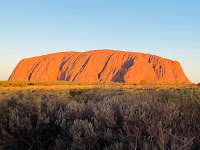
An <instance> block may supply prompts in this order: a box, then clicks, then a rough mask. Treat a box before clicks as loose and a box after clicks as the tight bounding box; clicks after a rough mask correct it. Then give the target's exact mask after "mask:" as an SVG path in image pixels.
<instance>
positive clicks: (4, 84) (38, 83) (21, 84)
mask: <svg viewBox="0 0 200 150" xmlns="http://www.w3.org/2000/svg"><path fill="white" fill-rule="evenodd" d="M54 85H97V86H108V85H109V86H141V85H148V86H160V87H167V86H168V87H173V86H176V87H177V86H178V87H195V86H200V83H199V84H184V83H147V82H146V81H145V80H142V81H141V82H140V83H135V84H134V83H119V82H103V81H100V82H69V81H0V87H27V86H54Z"/></svg>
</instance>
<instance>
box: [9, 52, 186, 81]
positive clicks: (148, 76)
mask: <svg viewBox="0 0 200 150" xmlns="http://www.w3.org/2000/svg"><path fill="white" fill-rule="evenodd" d="M9 80H10V81H54V80H66V81H76V82H93V81H114V82H129V83H139V82H140V81H141V80H146V81H147V82H150V83H153V82H168V83H175V82H180V83H182V82H184V83H190V81H189V80H188V78H187V77H186V76H185V74H184V72H183V69H182V67H181V65H180V63H179V62H177V61H173V60H169V59H164V58H161V57H158V56H155V55H150V54H143V53H133V52H125V51H114V50H93V51H88V52H61V53H55V54H49V55H44V56H39V57H33V58H27V59H23V60H21V61H20V62H19V64H18V65H17V67H16V68H15V69H14V71H13V73H12V74H11V76H10V78H9Z"/></svg>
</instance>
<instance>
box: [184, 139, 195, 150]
mask: <svg viewBox="0 0 200 150" xmlns="http://www.w3.org/2000/svg"><path fill="white" fill-rule="evenodd" d="M194 139H195V137H193V138H192V139H191V140H189V142H187V143H186V144H185V145H184V146H183V147H182V149H184V148H185V147H186V146H188V145H189V144H190V143H191V142H192V141H193V140H194Z"/></svg>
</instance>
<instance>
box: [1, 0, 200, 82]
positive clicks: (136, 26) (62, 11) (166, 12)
mask: <svg viewBox="0 0 200 150" xmlns="http://www.w3.org/2000/svg"><path fill="white" fill-rule="evenodd" d="M94 49H114V50H124V51H132V52H144V53H150V54H154V55H158V56H161V57H164V58H169V59H173V60H177V61H179V62H180V63H181V65H182V67H183V69H184V72H185V74H186V75H187V77H188V78H189V79H190V81H192V82H195V83H198V82H200V67H199V66H200V1H199V0H70V1H69V0H0V52H1V53H0V80H7V79H8V78H9V76H10V74H11V73H12V71H13V69H14V67H15V66H16V65H17V63H18V62H19V61H20V60H21V59H23V58H27V57H33V56H39V55H43V54H48V53H55V52H62V51H88V50H94Z"/></svg>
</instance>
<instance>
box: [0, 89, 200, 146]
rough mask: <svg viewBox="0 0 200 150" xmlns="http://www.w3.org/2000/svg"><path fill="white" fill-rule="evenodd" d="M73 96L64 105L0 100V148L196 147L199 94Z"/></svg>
mask: <svg viewBox="0 0 200 150" xmlns="http://www.w3.org/2000/svg"><path fill="white" fill-rule="evenodd" d="M75 93H76V94H75V95H74V96H73V97H71V100H69V102H66V101H65V100H62V99H59V98H58V97H55V96H49V95H45V94H44V95H43V96H42V100H41V101H38V100H34V98H31V97H27V96H24V94H23V93H18V94H17V95H16V96H15V97H12V98H11V99H9V100H4V101H2V102H0V118H1V120H0V145H2V146H3V147H2V148H3V149H18V150H25V149H32V150H37V149H60V150H63V149H66V150H67V149H74V150H81V149H100V150H116V149H118V150H123V149H124V150H128V149H137V150H148V149H153V150H154V149H158V150H166V149H185V150H188V149H200V141H199V139H200V117H199V116H200V113H199V112H200V103H199V102H200V101H199V96H200V94H199V91H189V90H181V91H179V90H177V91H175V92H171V91H166V90H163V91H157V92H155V91H142V92H139V93H127V92H124V91H122V90H106V89H93V90H87V91H84V92H82V91H81V92H79V91H78V92H77V91H75ZM77 93H78V94H77Z"/></svg>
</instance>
